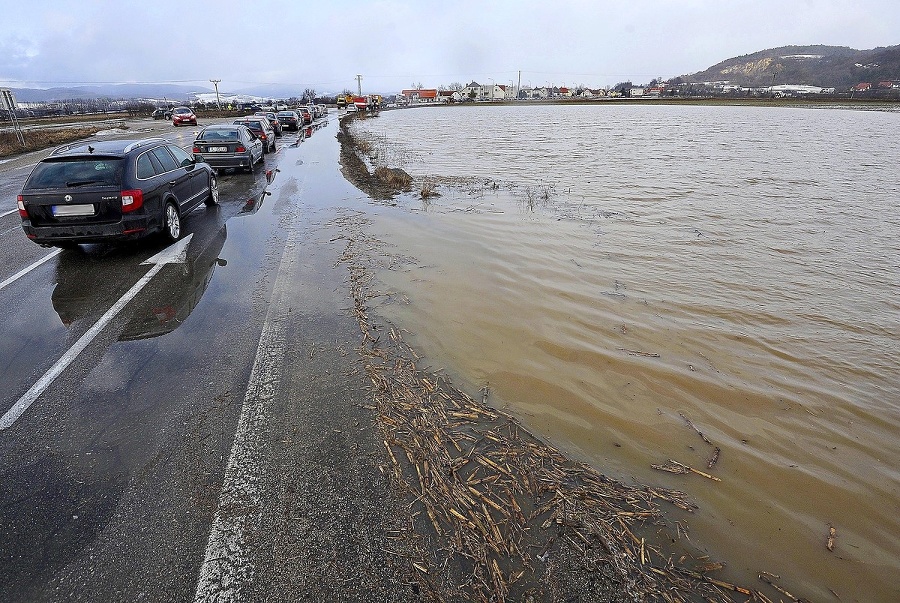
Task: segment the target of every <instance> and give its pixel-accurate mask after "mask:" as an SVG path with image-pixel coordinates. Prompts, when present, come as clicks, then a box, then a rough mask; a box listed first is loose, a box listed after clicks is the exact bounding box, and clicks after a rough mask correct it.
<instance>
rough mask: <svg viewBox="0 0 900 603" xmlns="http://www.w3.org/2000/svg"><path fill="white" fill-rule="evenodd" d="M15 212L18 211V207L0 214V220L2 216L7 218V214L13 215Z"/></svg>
mask: <svg viewBox="0 0 900 603" xmlns="http://www.w3.org/2000/svg"><path fill="white" fill-rule="evenodd" d="M17 211H19V208H18V207H17V208H15V209H11V210H9V211H8V212H4V213H2V214H0V218H2V217H3V216H8V215H9V214H14V213H16V212H17Z"/></svg>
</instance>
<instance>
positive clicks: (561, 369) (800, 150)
mask: <svg viewBox="0 0 900 603" xmlns="http://www.w3.org/2000/svg"><path fill="white" fill-rule="evenodd" d="M353 127H354V129H355V130H356V131H357V133H359V134H362V135H365V136H366V137H368V138H369V139H370V140H372V141H374V148H375V150H376V152H377V153H378V161H379V162H384V163H387V164H389V165H391V166H392V167H403V168H404V169H406V170H407V171H408V172H410V173H411V174H413V175H414V176H417V177H424V176H432V177H435V178H437V179H439V181H441V182H449V183H450V184H444V185H442V186H441V187H440V188H439V190H440V192H441V196H440V197H438V198H436V199H432V200H430V201H427V202H426V201H422V200H420V199H418V198H417V197H416V195H414V194H409V195H406V196H403V197H401V198H398V199H397V201H398V204H397V206H396V207H384V208H381V209H379V210H377V211H376V214H377V216H376V221H375V223H374V229H375V231H376V232H377V234H378V236H380V237H381V238H382V239H384V240H385V241H388V242H390V244H391V245H392V246H393V251H395V252H396V253H397V254H400V255H402V256H406V257H408V258H409V262H408V264H407V265H406V268H405V269H395V270H392V271H383V272H382V273H380V274H379V278H380V281H381V283H382V285H381V286H382V287H383V288H384V289H385V291H390V292H392V293H394V294H395V295H392V296H391V297H390V298H389V299H391V300H393V302H391V303H384V304H383V305H381V306H380V307H379V311H380V312H381V313H382V314H383V315H385V316H386V317H387V318H389V319H390V320H391V321H393V322H394V323H395V324H397V325H399V326H400V327H402V328H403V329H405V330H406V331H408V332H409V333H410V335H408V336H407V339H408V340H411V341H412V342H414V345H415V346H416V347H417V348H418V349H419V350H421V352H422V353H423V354H424V355H425V357H426V358H427V362H428V363H429V364H430V365H431V366H432V367H433V368H435V369H438V368H442V369H444V370H445V371H446V372H447V373H448V374H450V375H451V376H452V377H453V379H454V381H455V382H456V383H457V384H458V385H459V386H461V387H462V388H463V389H466V390H467V391H469V393H471V394H473V395H475V394H476V393H477V392H478V391H479V390H480V389H481V388H483V387H487V388H488V391H489V401H490V403H491V404H493V405H495V406H498V407H501V408H504V409H505V410H507V411H508V412H510V413H511V414H513V415H515V416H517V417H518V418H519V419H520V420H521V421H522V423H523V424H524V425H526V426H527V427H528V428H530V430H532V431H533V432H534V433H536V434H538V435H539V436H540V437H542V438H544V439H546V440H548V441H550V442H552V443H553V444H554V445H556V446H558V447H560V448H562V449H563V450H565V451H567V453H569V454H570V455H571V456H573V457H575V458H577V459H580V460H583V461H585V462H587V463H589V464H591V465H593V466H595V467H596V468H598V469H599V470H600V471H603V472H604V473H607V474H609V475H613V476H615V477H617V478H619V479H622V480H624V481H628V482H631V481H637V482H641V483H649V484H656V485H662V486H667V487H671V488H676V489H680V490H683V491H685V492H687V493H688V494H689V496H690V497H691V499H692V500H693V501H694V502H695V503H696V504H697V505H698V506H699V509H698V510H697V512H696V513H694V514H692V515H691V516H690V517H689V518H688V525H689V530H690V531H689V537H690V539H691V542H692V543H693V544H694V545H696V546H699V547H700V548H701V549H703V551H705V552H707V553H708V554H709V555H710V556H711V557H712V558H714V559H717V560H723V561H726V562H727V563H728V566H727V568H726V569H725V570H724V571H723V572H722V573H721V575H720V576H719V577H720V578H723V579H730V580H733V581H737V582H741V583H744V584H749V585H751V586H752V585H756V584H757V583H758V582H757V578H756V575H757V573H759V572H761V571H767V572H774V573H778V574H780V575H781V576H782V580H783V585H784V586H786V587H787V588H788V590H790V591H791V592H792V593H793V594H794V595H796V596H805V597H808V598H811V599H812V600H817V601H827V600H836V599H835V595H837V596H839V597H840V600H841V601H897V600H900V446H898V443H900V438H898V434H900V212H898V200H900V168H898V163H897V162H898V157H900V137H898V136H897V132H900V113H897V112H883V111H854V110H846V109H840V108H829V109H819V110H816V109H792V108H768V107H680V106H655V105H654V106H640V105H637V106H635V105H629V106H610V105H602V106H543V105H542V106H518V107H495V106H479V107H458V108H456V107H448V108H428V109H416V110H404V111H391V112H384V113H382V114H381V115H380V116H379V117H377V118H369V119H366V120H357V122H356V123H355V125H354V126H353ZM397 300H403V301H402V302H398V301H397ZM688 420H690V422H691V423H692V424H693V426H694V427H695V428H696V430H695V429H693V428H692V427H691V426H690V425H689V424H688ZM697 430H699V431H702V433H703V435H704V436H706V438H707V439H708V440H709V442H710V443H709V444H707V443H706V442H704V440H703V439H702V438H701V437H700V435H699V434H698V433H697ZM716 448H719V449H720V451H721V452H720V453H719V456H718V460H717V462H716V463H715V464H714V465H713V467H712V468H711V469H708V468H707V463H708V460H709V459H710V458H711V457H712V456H713V454H714V450H715V449H716ZM668 459H673V460H675V461H678V462H679V463H683V464H685V465H689V466H691V467H694V468H697V469H700V470H702V471H704V472H706V473H709V474H711V475H714V476H715V477H718V478H719V479H721V481H713V480H710V479H707V478H705V477H702V476H700V475H697V474H693V473H691V474H688V475H676V474H671V473H665V472H661V471H658V470H654V469H653V468H652V467H651V465H654V464H662V463H665V462H666V461H667V460H668ZM832 526H833V527H834V529H835V540H834V550H833V551H829V550H828V549H827V548H826V537H827V535H828V533H829V528H830V527H832Z"/></svg>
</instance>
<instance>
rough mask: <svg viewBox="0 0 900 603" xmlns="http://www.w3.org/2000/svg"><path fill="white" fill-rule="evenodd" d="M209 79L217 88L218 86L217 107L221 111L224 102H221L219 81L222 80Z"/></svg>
mask: <svg viewBox="0 0 900 603" xmlns="http://www.w3.org/2000/svg"><path fill="white" fill-rule="evenodd" d="M209 81H210V83H212V85H213V86H215V88H216V108H217V109H218V110H219V111H221V110H222V103H220V102H219V82H221V81H222V80H209Z"/></svg>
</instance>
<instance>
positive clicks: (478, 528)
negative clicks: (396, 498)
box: [334, 214, 768, 603]
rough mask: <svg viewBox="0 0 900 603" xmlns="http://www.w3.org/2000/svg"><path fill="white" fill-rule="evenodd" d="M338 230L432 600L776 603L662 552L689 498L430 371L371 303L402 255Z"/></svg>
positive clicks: (368, 368)
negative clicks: (536, 428)
mask: <svg viewBox="0 0 900 603" xmlns="http://www.w3.org/2000/svg"><path fill="white" fill-rule="evenodd" d="M334 225H336V226H338V227H340V228H342V229H343V231H344V233H345V234H346V240H347V247H346V249H345V250H344V252H343V254H342V258H341V261H342V262H344V263H345V264H346V265H347V267H348V269H349V272H350V282H351V293H352V296H353V301H354V312H355V317H356V320H357V322H358V324H359V329H360V337H361V342H360V347H359V352H360V354H361V355H362V357H363V361H364V367H365V372H366V374H367V376H368V377H369V380H370V382H371V396H372V404H373V406H374V407H375V408H376V411H375V412H376V424H377V428H378V429H380V431H381V436H382V440H383V442H384V447H385V451H386V456H385V463H387V466H386V467H385V472H386V473H387V474H388V475H389V476H390V477H391V480H392V483H393V484H394V486H395V487H396V488H397V489H398V490H399V492H400V493H401V494H405V495H406V496H407V497H408V499H409V501H410V509H411V511H412V513H411V516H412V519H411V521H412V524H413V526H414V527H415V533H417V534H419V537H418V539H417V540H416V542H414V543H412V544H411V546H412V548H417V549H418V550H417V555H416V558H417V560H416V562H415V563H414V564H413V565H412V566H411V570H414V571H411V577H412V579H415V580H417V581H418V582H419V584H420V593H422V596H423V597H424V598H423V600H427V601H451V600H452V601H457V600H465V601H477V602H483V603H487V602H493V603H496V602H504V601H526V600H528V601H563V600H566V601H568V600H578V601H583V602H590V601H610V600H623V601H624V600H629V601H670V602H675V601H693V600H703V601H711V602H722V603H724V602H731V601H735V599H733V598H732V595H733V594H734V593H740V594H741V595H744V596H745V597H746V596H748V595H749V596H751V597H752V598H753V599H754V600H758V601H767V600H768V599H766V598H765V596H764V595H762V594H761V593H757V591H754V590H751V589H747V588H743V587H739V586H736V585H733V584H729V583H727V582H724V581H720V580H716V579H714V578H712V577H710V576H708V575H707V574H708V572H709V571H715V570H717V569H720V568H721V567H722V565H721V564H712V565H706V566H701V567H700V568H699V569H698V570H691V569H688V568H686V567H684V566H683V563H682V562H683V561H684V560H685V559H688V555H685V554H684V551H683V550H681V549H679V553H680V554H675V553H674V552H672V551H664V550H663V548H662V547H663V546H666V547H668V546H670V544H669V543H670V542H671V541H673V540H675V538H672V537H669V536H666V537H659V535H658V532H659V531H663V532H666V533H669V534H672V533H674V532H675V529H674V528H672V529H671V530H670V529H669V527H668V526H667V525H666V518H665V516H664V515H663V506H665V505H671V506H672V507H676V508H678V509H681V510H684V511H687V512H691V511H693V510H694V509H695V508H696V507H695V505H694V504H693V503H692V502H691V501H690V500H688V498H687V496H686V495H685V494H684V493H683V492H679V491H677V490H670V489H666V488H658V487H650V486H644V485H629V484H625V483H622V482H620V481H617V480H615V479H612V478H610V477H608V476H606V475H604V474H602V473H600V472H599V471H597V470H596V469H594V468H592V467H590V466H588V465H586V464H583V463H579V462H575V461H573V460H571V459H568V458H567V457H565V456H564V455H563V454H561V453H560V452H559V451H558V450H556V449H555V448H553V447H552V446H550V445H548V444H546V443H544V442H541V441H540V440H538V439H537V438H535V437H534V436H532V435H531V434H529V433H528V432H527V431H526V430H524V429H523V428H522V427H521V426H520V425H519V423H518V422H517V421H516V420H515V419H514V418H513V417H511V416H509V415H507V414H505V413H503V412H501V411H499V410H496V409H493V408H490V407H488V406H487V405H486V404H485V403H484V401H485V400H486V398H487V396H486V392H487V389H486V388H485V390H483V391H482V394H481V396H479V397H480V398H481V399H480V400H475V399H473V398H471V397H470V396H468V395H467V394H466V393H465V392H462V391H460V390H459V389H457V388H455V387H453V385H452V383H451V382H450V381H449V379H448V378H447V377H446V376H445V375H443V374H441V373H440V372H437V373H434V372H432V371H430V370H427V369H424V368H423V367H421V366H419V365H418V364H417V362H418V356H417V355H416V354H415V352H414V350H412V349H411V348H410V347H409V346H408V345H407V344H406V342H405V341H404V340H403V339H402V337H401V336H400V331H399V329H396V328H393V327H392V326H390V325H385V324H382V323H380V322H379V321H378V320H376V318H375V317H374V316H373V314H372V313H371V312H370V309H369V302H370V301H371V300H374V299H376V298H377V299H380V298H381V297H382V296H381V294H380V293H379V292H377V291H374V290H373V289H374V276H373V273H372V272H371V268H372V267H375V266H382V267H384V266H391V265H394V264H393V263H394V262H395V261H396V259H395V258H390V257H389V256H386V255H385V252H384V250H383V249H382V246H381V244H380V242H378V241H374V240H372V239H369V238H367V237H366V236H365V233H364V232H363V230H362V227H363V226H364V224H363V219H362V218H361V217H360V216H359V215H358V214H356V215H346V216H342V217H341V218H339V219H337V220H335V221H334ZM669 466H671V467H678V468H679V471H682V470H683V471H685V472H694V473H698V474H700V475H703V476H705V477H708V478H709V479H716V478H714V477H713V476H710V475H708V474H704V473H703V472H700V471H697V470H695V469H693V468H690V467H687V466H685V465H681V464H678V463H675V462H674V461H669ZM667 470H668V469H667ZM677 533H678V534H680V533H681V529H680V526H679V530H678V532H677ZM653 534H657V536H655V537H654V536H653ZM647 536H650V537H651V538H652V540H648V539H647ZM657 542H658V543H659V544H657ZM679 546H680V545H679ZM739 600H741V601H743V600H746V599H745V598H741V599H739Z"/></svg>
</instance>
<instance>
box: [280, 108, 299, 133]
mask: <svg viewBox="0 0 900 603" xmlns="http://www.w3.org/2000/svg"><path fill="white" fill-rule="evenodd" d="M277 115H278V121H279V122H281V127H282V128H284V129H285V130H293V131H294V132H296V131H297V130H299V129H300V126H301V125H302V121H303V118H302V117H300V114H299V113H297V112H296V111H279V112H278V114H277Z"/></svg>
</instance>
